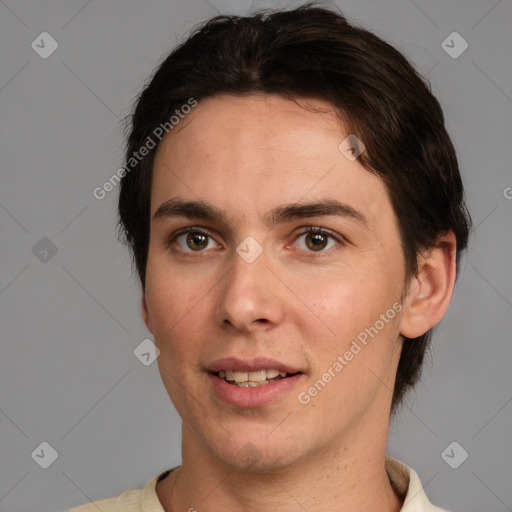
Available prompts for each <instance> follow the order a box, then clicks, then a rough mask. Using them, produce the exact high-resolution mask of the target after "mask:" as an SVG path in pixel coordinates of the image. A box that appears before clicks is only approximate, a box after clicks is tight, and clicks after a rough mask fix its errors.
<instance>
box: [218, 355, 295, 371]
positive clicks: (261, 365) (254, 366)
mask: <svg viewBox="0 0 512 512" xmlns="http://www.w3.org/2000/svg"><path fill="white" fill-rule="evenodd" d="M270 369H273V370H279V371H280V372H286V373H291V374H294V373H300V372H301V371H300V370H298V369H297V368H294V367H292V366H290V365H287V364H285V363H281V362H280V361H276V360H275V359H269V358H267V357H255V358H252V359H238V358H237V357H224V358H222V359H217V360H216V361H213V362H212V363H211V364H209V365H208V370H209V371H210V372H213V373H216V372H220V371H226V370H230V371H239V372H254V371H256V370H270Z"/></svg>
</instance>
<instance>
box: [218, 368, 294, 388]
mask: <svg viewBox="0 0 512 512" xmlns="http://www.w3.org/2000/svg"><path fill="white" fill-rule="evenodd" d="M218 375H219V377H220V378H221V379H226V380H227V381H230V382H236V383H237V384H238V385H241V386H242V387H255V386H253V384H255V385H260V384H262V383H263V384H268V382H269V379H275V378H276V377H277V376H281V377H286V372H280V371H279V370H276V369H274V368H270V369H268V370H256V371H254V372H238V371H233V370H226V371H220V372H218Z"/></svg>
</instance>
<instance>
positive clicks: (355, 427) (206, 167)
mask: <svg viewBox="0 0 512 512" xmlns="http://www.w3.org/2000/svg"><path fill="white" fill-rule="evenodd" d="M303 107H308V108H310V107H311V108H316V109H319V108H320V109H321V110H322V111H321V112H316V111H315V112H312V111H310V110H308V109H307V108H303ZM346 136H347V133H344V131H343V127H342V125H341V124H340V121H339V120H338V118H337V117H336V116H335V113H334V112H333V111H332V109H331V108H330V106H329V105H328V104H326V103H324V102H322V101H319V100H307V101H306V100H305V99H302V100H301V101H300V105H298V104H296V103H294V102H292V101H290V100H288V99H284V98H281V97H279V96H274V95H261V94H255V95H251V96H244V97H241V96H228V95H223V96H216V97H214V98H209V99H206V100H203V101H201V102H199V104H198V105H197V107H195V108H194V109H193V110H192V112H191V113H190V114H188V115H187V116H186V118H185V119H184V120H183V121H181V122H180V125H179V126H177V127H176V128H175V129H174V130H173V131H172V132H170V133H169V134H168V135H167V136H166V137H165V138H164V139H163V141H162V142H161V144H160V146H159V148H158V151H157V155H156V158H155V163H154V175H153V185H152V194H151V213H152V221H151V236H150V243H149V252H148V262H147V272H146V288H145V291H144V294H143V298H142V313H143V318H144V321H145V323H146V325H147V327H148V329H149V330H150V332H151V333H152V334H153V336H154V339H155V343H156V345H157V346H158V348H159V349H160V351H161V353H160V356H159V358H158V364H159V370H160V374H161V377H162V380H163V383H164V386H165V388H166V390H167V392H168V394H169V396H170V398H171V400H172V402H173V404H174V405H175V407H176V409H177V411H178V413H179V414H180V416H181V418H182V420H183V437H182V460H183V462H182V465H181V467H180V468H179V469H178V470H175V471H174V472H172V473H171V474H170V475H169V476H168V477H167V478H165V479H164V480H162V481H161V482H159V484H158V485H157V488H156V490H157V495H158V497H159V499H160V501H161V503H162V505H163V507H164V509H165V510H166V511H168V512H169V511H171V510H189V509H190V508H191V507H195V508H196V509H197V510H199V511H201V510H208V511H211V512H215V511H220V510H230V511H247V510H250V511H268V510H271V507H276V509H278V510H281V511H292V510H293V511H294V512H295V511H296V510H298V509H301V507H303V508H304V509H306V510H344V511H356V510H357V511H362V510H368V511H370V510H381V511H386V512H388V511H397V510H400V508H401V505H402V503H401V500H400V499H399V497H398V496H397V495H396V494H395V493H394V491H393V489H392V488H391V485H390V483H389V480H388V477H387V474H386V472H385V466H384V459H385V454H386V440H387V435H388V425H389V419H390V405H391V398H392V389H393V385H394V381H395V375H396V369H397V365H398V360H399V356H400V349H401V346H402V343H403V338H402V336H407V337H410V338H414V337H417V336H419V335H421V334H423V333H424V332H426V331H427V330H428V329H429V328H431V327H432V326H433V325H435V324H436V323H437V322H439V320H440V319H441V318H442V316H443V315H444V313H445V311H446V309H447V308H448V304H449V301H450V298H451V294H452V291H453V284H454V280H455V241H454V237H453V235H452V234H450V233H448V234H446V235H445V236H443V237H441V238H440V241H439V243H438V244H437V245H436V246H435V247H434V248H432V249H430V250H429V251H426V252H424V253H422V254H420V255H418V258H419V272H418V275H417V276H414V277H412V278H410V279H406V275H405V265H404V259H403V253H402V249H401V245H400V236H399V230H398V224H397V219H396V216H395V214H394V211H393V208H392V206H391V203H390V201H389V198H388V194H387V191H386V188H385V186H384V183H383V182H382V180H381V179H380V178H378V177H377V176H375V175H373V174H371V173H370V172H368V171H366V170H365V169H364V168H363V167H362V166H361V165H360V163H359V162H358V160H357V159H356V160H354V161H350V160H349V159H347V158H346V157H345V156H344V155H343V154H342V153H341V152H340V151H339V149H338V145H339V144H340V142H341V141H342V140H343V139H345V137H346ZM171 198H180V199H183V200H191V201H197V200H202V201H207V202H208V203H210V204H212V205H214V206H215V207H217V208H219V209H221V210H223V212H224V217H225V218H224V220H223V222H217V221H214V222H212V221H209V220H208V221H206V220H202V219H187V218H184V217H172V218H167V217H160V218H153V214H154V213H155V212H156V210H157V209H158V208H159V206H160V205H161V204H162V203H164V202H165V201H167V200H169V199H171ZM322 199H336V200H338V201H340V202H343V203H346V204H348V205H350V206H351V207H352V208H354V209H356V210H357V211H358V212H360V213H361V214H362V215H364V217H365V219H366V224H364V223H362V222H360V221H358V220H356V219H354V218H351V217H347V216H335V215H329V216H315V217H309V218H299V219H291V220H288V221H286V222H283V223H281V224H278V225H275V226H269V225H267V224H266V223H265V214H267V212H269V211H270V210H271V209H273V208H275V207H277V206H281V205H283V204H296V203H300V204H302V203H305V202H310V201H319V200H322ZM307 226H318V227H322V228H325V229H327V230H330V231H331V232H332V235H333V237H329V236H325V237H320V241H321V242H322V243H323V245H321V248H318V247H317V246H314V245H312V243H311V240H312V238H314V235H308V234H307V233H306V234H301V233H304V228H305V227H307ZM186 227H200V228H203V229H204V230H206V231H207V232H208V234H209V237H207V238H206V239H205V240H206V243H205V244H204V245H203V246H202V247H200V248H199V250H197V244H196V245H194V240H195V239H194V238H192V242H191V241H190V240H189V241H188V243H187V235H186V234H183V235H181V236H180V237H178V238H174V240H173V241H172V242H171V243H170V244H169V243H166V242H167V241H168V240H169V239H170V238H172V237H173V235H174V234H175V233H176V231H178V230H179V229H182V228H186ZM248 236H251V237H253V238H254V239H255V240H257V242H258V243H259V245H260V246H261V247H262V249H263V252H262V253H261V255H260V256H259V257H258V258H257V259H256V260H255V261H254V262H252V263H247V262H246V261H245V260H244V259H243V258H242V257H240V256H239V255H238V254H237V252H236V248H237V246H239V244H241V242H242V241H243V240H244V239H245V238H246V237H248ZM189 238H190V237H189ZM199 240H200V241H201V239H199ZM190 244H191V245H190ZM315 247H317V248H315ZM180 248H181V251H180V250H179V249H180ZM406 285H408V293H406ZM396 303H400V304H401V305H402V309H401V311H400V312H399V313H398V314H396V315H395V316H394V318H393V319H392V320H389V322H387V323H385V326H384V328H383V329H381V330H380V331H379V333H378V335H376V336H375V337H374V338H370V339H369V342H368V344H367V345H366V346H365V347H364V348H362V350H361V351H360V352H359V353H358V354H357V355H356V356H354V358H353V359H352V360H351V361H350V362H349V363H348V364H347V365H346V366H344V368H343V370H342V371H341V372H339V373H337V374H336V376H335V377H334V378H332V379H331V381H330V382H329V383H328V384H327V385H326V386H325V387H324V388H323V389H322V390H321V392H319V393H318V394H317V396H315V397H313V398H311V401H310V402H309V403H308V404H303V403H300V402H299V400H298V394H299V393H300V392H301V391H307V390H308V388H309V387H311V386H312V385H313V384H314V383H315V381H317V380H318V379H319V378H320V377H321V376H322V374H324V373H325V372H326V371H327V370H328V368H330V367H332V366H333V363H334V362H335V361H336V360H337V357H338V355H340V354H341V355H342V354H344V353H345V352H346V351H347V350H348V349H349V347H350V345H351V343H352V341H353V340H354V339H356V338H357V335H358V334H359V333H361V332H362V331H364V329H365V328H367V327H370V326H373V325H374V324H375V322H376V320H378V319H379V317H380V315H381V314H384V313H386V311H387V310H388V309H390V308H392V305H393V304H396ZM229 356H235V357H238V358H241V359H249V358H252V357H257V356H264V357H269V358H273V359H276V360H278V361H281V362H283V363H286V364H288V365H290V366H293V367H295V368H298V369H300V370H301V371H302V372H303V374H304V375H303V376H302V377H301V381H300V382H299V384H298V385H297V386H295V387H294V388H293V389H292V390H290V391H289V392H287V393H284V394H283V395H281V396H279V397H278V398H277V399H276V400H274V401H272V402H271V403H270V404H268V405H265V406H263V407H256V408H240V407H234V406H231V405H227V404H226V403H224V402H222V401H221V400H219V398H218V397H217V396H216V395H215V393H214V391H213V388H212V385H211V383H210V378H209V377H208V374H207V372H206V371H205V369H206V368H207V367H208V365H209V364H210V363H211V362H213V361H214V360H216V359H218V358H221V357H229ZM298 504H299V505H298Z"/></svg>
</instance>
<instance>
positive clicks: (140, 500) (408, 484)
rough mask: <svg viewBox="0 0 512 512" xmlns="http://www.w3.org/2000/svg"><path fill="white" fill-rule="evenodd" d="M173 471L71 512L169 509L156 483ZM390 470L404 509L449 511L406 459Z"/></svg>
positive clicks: (404, 511)
mask: <svg viewBox="0 0 512 512" xmlns="http://www.w3.org/2000/svg"><path fill="white" fill-rule="evenodd" d="M173 469H174V468H173ZM171 471H172V469H168V470H166V471H164V472H163V473H160V474H159V475H157V476H155V477H154V478H152V479H151V480H150V481H149V482H148V483H147V484H146V486H145V487H144V488H143V489H140V490H128V491H125V492H123V493H122V494H120V495H119V496H118V497H117V498H108V499H104V500H99V501H95V502H93V503H88V504H85V505H82V506H80V507H76V508H72V509H71V510H69V511H68V512H165V510H164V508H163V507H162V504H161V503H160V501H159V500H158V496H157V494H156V491H155V487H156V483H157V482H158V481H159V480H161V479H163V478H165V477H166V476H167V475H168V474H169V473H170V472H171ZM386 471H387V473H388V477H389V480H390V482H391V485H392V486H393V488H394V490H395V492H396V493H397V494H398V495H399V496H400V497H401V498H403V499H404V504H403V507H402V509H401V512H448V511H446V510H445V509H442V508H439V507H436V506H434V505H432V504H431V503H430V501H429V500H428V498H427V495H426V494H425V491H424V490H423V487H422V486H421V482H420V479H419V477H418V475H417V473H416V472H415V471H414V470H413V469H411V468H410V467H409V466H406V465H405V464H404V463H403V462H400V461H399V460H396V459H392V458H390V457H386ZM192 510H194V509H193V508H192Z"/></svg>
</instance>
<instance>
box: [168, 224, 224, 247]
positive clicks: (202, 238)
mask: <svg viewBox="0 0 512 512" xmlns="http://www.w3.org/2000/svg"><path fill="white" fill-rule="evenodd" d="M173 245H177V246H178V248H179V250H180V251H182V252H188V253H191V252H204V250H205V249H213V248H215V247H218V244H217V243H216V242H215V240H214V239H213V238H212V237H211V236H210V235H209V234H208V233H207V232H206V231H203V230H201V229H198V228H187V229H185V230H182V231H181V232H178V233H175V234H173V235H172V236H171V237H170V238H169V241H168V242H167V247H169V248H170V247H171V246H173Z"/></svg>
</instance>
